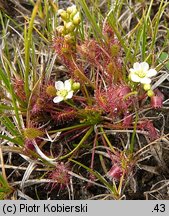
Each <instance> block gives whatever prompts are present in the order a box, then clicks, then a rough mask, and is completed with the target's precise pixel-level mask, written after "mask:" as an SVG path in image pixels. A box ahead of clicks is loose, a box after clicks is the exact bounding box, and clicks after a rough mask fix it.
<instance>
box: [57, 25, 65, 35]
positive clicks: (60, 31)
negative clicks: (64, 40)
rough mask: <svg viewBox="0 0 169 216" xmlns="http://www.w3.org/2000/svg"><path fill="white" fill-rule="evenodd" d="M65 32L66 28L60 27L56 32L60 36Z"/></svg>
mask: <svg viewBox="0 0 169 216" xmlns="http://www.w3.org/2000/svg"><path fill="white" fill-rule="evenodd" d="M64 30H65V28H64V26H58V27H57V28H56V31H57V32H58V33H59V34H63V32H64Z"/></svg>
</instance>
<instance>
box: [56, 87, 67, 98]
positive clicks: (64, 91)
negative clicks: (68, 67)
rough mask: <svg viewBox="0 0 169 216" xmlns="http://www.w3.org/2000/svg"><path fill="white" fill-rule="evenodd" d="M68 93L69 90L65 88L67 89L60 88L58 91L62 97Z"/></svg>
mask: <svg viewBox="0 0 169 216" xmlns="http://www.w3.org/2000/svg"><path fill="white" fill-rule="evenodd" d="M67 94H68V91H67V90H65V89H63V90H60V91H58V92H57V95H58V96H61V97H64V98H65V97H66V96H67Z"/></svg>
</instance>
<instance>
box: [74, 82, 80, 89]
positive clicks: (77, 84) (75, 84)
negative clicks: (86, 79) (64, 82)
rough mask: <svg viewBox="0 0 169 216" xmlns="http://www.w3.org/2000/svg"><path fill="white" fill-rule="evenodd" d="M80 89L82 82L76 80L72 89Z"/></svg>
mask: <svg viewBox="0 0 169 216" xmlns="http://www.w3.org/2000/svg"><path fill="white" fill-rule="evenodd" d="M79 89H80V83H79V82H74V83H73V85H72V90H73V91H77V90H79Z"/></svg>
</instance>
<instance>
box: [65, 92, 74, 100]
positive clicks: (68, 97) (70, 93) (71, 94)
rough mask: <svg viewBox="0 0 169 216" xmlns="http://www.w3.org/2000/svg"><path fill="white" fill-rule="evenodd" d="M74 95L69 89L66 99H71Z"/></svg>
mask: <svg viewBox="0 0 169 216" xmlns="http://www.w3.org/2000/svg"><path fill="white" fill-rule="evenodd" d="M72 97H73V91H69V92H68V94H67V95H66V99H70V98H72Z"/></svg>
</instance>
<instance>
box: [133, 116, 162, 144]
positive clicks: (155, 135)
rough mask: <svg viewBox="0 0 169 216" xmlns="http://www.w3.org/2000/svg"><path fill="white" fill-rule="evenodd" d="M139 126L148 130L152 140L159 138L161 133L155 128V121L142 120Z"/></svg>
mask: <svg viewBox="0 0 169 216" xmlns="http://www.w3.org/2000/svg"><path fill="white" fill-rule="evenodd" d="M137 128H138V129H141V130H144V131H147V132H148V136H149V138H150V140H151V141H153V140H155V139H157V138H159V134H158V132H157V130H156V129H155V127H154V125H153V123H152V122H151V121H149V120H145V121H142V122H140V123H139V124H138V125H137Z"/></svg>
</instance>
